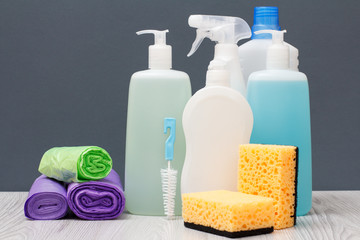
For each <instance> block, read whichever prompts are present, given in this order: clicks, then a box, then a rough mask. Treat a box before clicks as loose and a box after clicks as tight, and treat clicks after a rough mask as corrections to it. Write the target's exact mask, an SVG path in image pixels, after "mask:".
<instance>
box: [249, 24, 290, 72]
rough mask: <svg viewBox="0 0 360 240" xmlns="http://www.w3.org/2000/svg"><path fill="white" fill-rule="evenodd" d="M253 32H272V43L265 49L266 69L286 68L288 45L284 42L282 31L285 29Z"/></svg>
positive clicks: (287, 63) (287, 65)
mask: <svg viewBox="0 0 360 240" xmlns="http://www.w3.org/2000/svg"><path fill="white" fill-rule="evenodd" d="M254 33H255V34H262V33H270V34H272V45H271V46H270V47H269V48H268V50H267V57H266V68H267V69H288V68H289V46H288V45H285V44H284V33H286V30H282V31H277V30H269V29H267V30H260V31H256V32H254Z"/></svg>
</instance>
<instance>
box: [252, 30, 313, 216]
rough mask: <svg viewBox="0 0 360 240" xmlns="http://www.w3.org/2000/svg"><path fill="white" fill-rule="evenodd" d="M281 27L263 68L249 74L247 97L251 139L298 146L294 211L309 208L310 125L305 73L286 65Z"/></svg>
mask: <svg viewBox="0 0 360 240" xmlns="http://www.w3.org/2000/svg"><path fill="white" fill-rule="evenodd" d="M284 32H285V31H276V30H261V31H257V32H256V33H272V35H273V38H272V39H273V43H272V45H271V46H270V47H269V48H268V52H267V62H266V70H263V71H258V72H254V73H252V74H251V75H250V76H249V82H248V88H247V100H248V102H249V104H250V106H251V108H252V111H253V114H254V128H253V132H252V135H251V139H250V142H251V143H261V144H279V145H293V146H297V147H298V148H299V156H298V182H297V208H296V215H297V216H302V215H305V214H307V213H308V212H309V211H310V209H311V203H312V200H311V197H312V172H311V129H310V100H309V87H308V81H307V78H306V76H305V74H303V73H301V72H297V71H292V70H290V69H289V47H288V46H287V45H285V44H284V42H283V34H284Z"/></svg>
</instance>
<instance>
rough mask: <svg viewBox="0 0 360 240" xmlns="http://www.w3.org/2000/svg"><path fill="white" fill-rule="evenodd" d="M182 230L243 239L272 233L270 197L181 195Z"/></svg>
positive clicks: (215, 193)
mask: <svg viewBox="0 0 360 240" xmlns="http://www.w3.org/2000/svg"><path fill="white" fill-rule="evenodd" d="M182 204H183V205H182V216H183V219H184V223H185V226H186V227H189V228H193V229H197V230H202V231H205V232H209V233H214V234H218V235H222V236H226V237H244V236H252V235H257V234H263V233H270V232H272V231H273V230H274V209H273V200H272V199H271V198H266V197H261V196H254V195H249V194H244V193H240V192H230V191H224V190H222V191H210V192H198V193H185V194H183V195H182Z"/></svg>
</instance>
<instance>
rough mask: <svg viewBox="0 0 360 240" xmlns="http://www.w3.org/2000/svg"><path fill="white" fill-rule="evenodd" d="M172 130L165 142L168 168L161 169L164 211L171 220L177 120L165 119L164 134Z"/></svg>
mask: <svg viewBox="0 0 360 240" xmlns="http://www.w3.org/2000/svg"><path fill="white" fill-rule="evenodd" d="M168 129H170V136H169V137H168V138H167V140H166V142H165V160H167V161H168V166H167V168H165V169H161V170H160V173H161V183H162V191H163V199H164V211H165V215H166V216H167V217H168V218H169V219H171V218H173V217H174V216H175V214H174V212H175V196H176V182H177V180H176V177H177V170H175V169H172V168H171V161H172V160H173V159H174V143H175V132H176V120H175V118H165V119H164V133H165V134H166V133H167V131H168Z"/></svg>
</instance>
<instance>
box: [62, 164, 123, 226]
mask: <svg viewBox="0 0 360 240" xmlns="http://www.w3.org/2000/svg"><path fill="white" fill-rule="evenodd" d="M67 201H68V204H69V207H70V209H71V210H72V211H73V212H74V213H75V215H77V216H78V217H79V218H82V219H87V220H105V219H113V218H116V217H117V216H119V215H120V214H121V213H122V212H123V211H124V208H125V196H124V192H123V187H122V185H121V181H120V177H119V175H118V174H117V173H116V172H115V170H112V171H111V172H110V174H109V175H108V176H107V177H106V178H104V179H101V180H99V181H90V182H83V183H70V184H69V185H68V189H67Z"/></svg>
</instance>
